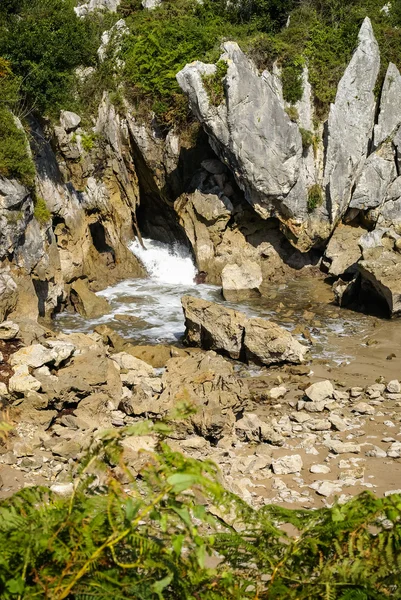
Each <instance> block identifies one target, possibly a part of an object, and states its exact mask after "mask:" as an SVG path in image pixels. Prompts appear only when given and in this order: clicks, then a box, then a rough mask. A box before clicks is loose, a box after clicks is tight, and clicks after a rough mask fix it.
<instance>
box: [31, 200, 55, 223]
mask: <svg viewBox="0 0 401 600" xmlns="http://www.w3.org/2000/svg"><path fill="white" fill-rule="evenodd" d="M33 216H34V217H35V219H36V220H37V221H38V222H39V223H40V224H41V225H44V224H45V223H47V222H48V221H49V219H51V216H52V214H51V212H50V210H49V209H48V208H47V204H46V201H45V200H44V198H42V197H41V196H35V199H34V207H33Z"/></svg>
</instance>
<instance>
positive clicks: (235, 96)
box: [177, 42, 302, 218]
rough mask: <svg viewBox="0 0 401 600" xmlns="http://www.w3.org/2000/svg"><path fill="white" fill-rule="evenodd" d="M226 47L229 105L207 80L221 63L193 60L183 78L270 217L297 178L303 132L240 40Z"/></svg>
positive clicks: (209, 128)
mask: <svg viewBox="0 0 401 600" xmlns="http://www.w3.org/2000/svg"><path fill="white" fill-rule="evenodd" d="M223 51H224V52H223V54H222V56H221V60H223V61H225V62H226V63H227V75H226V76H225V80H224V90H225V93H226V95H227V99H226V102H225V103H223V104H221V105H220V106H217V107H215V106H213V104H212V102H211V101H210V99H209V97H208V94H207V91H206V89H205V86H204V83H203V78H205V77H210V76H213V74H214V73H215V72H216V66H215V65H206V64H203V63H200V62H194V63H192V64H188V65H186V66H185V67H184V69H183V70H182V71H180V72H179V73H178V75H177V80H178V83H179V84H180V86H181V88H182V89H183V90H184V91H185V92H186V93H187V94H188V96H189V102H190V106H191V108H192V110H193V112H194V113H195V115H196V116H197V118H198V119H199V120H200V122H201V123H202V124H203V126H204V127H205V130H206V132H207V133H208V135H209V140H210V143H211V145H212V147H213V149H214V150H215V151H216V153H217V154H218V155H219V156H220V157H221V158H222V160H223V162H225V163H227V164H228V165H229V166H230V168H232V170H233V172H234V173H235V176H236V179H237V182H238V184H239V186H240V187H241V188H242V189H243V190H244V192H245V196H246V199H247V200H248V202H250V204H251V205H252V206H254V208H255V210H256V211H257V212H258V213H259V214H260V215H261V216H262V217H263V218H267V217H269V216H272V215H273V214H275V212H276V206H277V205H278V204H279V203H280V201H281V200H282V199H283V197H285V195H286V194H288V193H289V191H290V190H291V188H292V187H293V186H294V184H295V183H296V181H297V178H298V175H299V161H300V158H301V154H302V142H301V136H300V133H299V130H298V127H297V126H296V124H294V123H292V122H291V120H290V118H289V117H288V115H287V113H286V112H285V110H284V107H283V106H282V104H281V102H280V99H279V98H278V96H277V94H276V91H275V90H274V89H273V88H272V86H271V84H270V82H269V81H268V80H267V79H266V77H264V76H261V77H260V76H259V75H258V74H257V71H256V69H255V67H254V65H253V64H252V63H251V62H250V61H249V59H247V57H246V56H245V55H244V54H243V52H242V51H241V50H240V48H239V46H238V44H236V43H234V42H226V43H225V44H224V45H223ZM234 165H235V168H234Z"/></svg>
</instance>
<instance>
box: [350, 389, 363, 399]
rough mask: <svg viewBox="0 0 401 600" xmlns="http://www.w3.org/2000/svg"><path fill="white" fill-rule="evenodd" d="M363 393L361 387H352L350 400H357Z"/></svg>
mask: <svg viewBox="0 0 401 600" xmlns="http://www.w3.org/2000/svg"><path fill="white" fill-rule="evenodd" d="M362 393H363V388H361V387H353V388H351V390H350V396H351V398H358V396H360V395H361V394H362Z"/></svg>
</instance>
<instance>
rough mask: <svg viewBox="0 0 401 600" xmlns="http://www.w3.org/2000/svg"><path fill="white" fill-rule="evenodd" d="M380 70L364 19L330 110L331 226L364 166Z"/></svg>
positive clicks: (328, 181)
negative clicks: (357, 41)
mask: <svg viewBox="0 0 401 600" xmlns="http://www.w3.org/2000/svg"><path fill="white" fill-rule="evenodd" d="M379 67H380V53H379V48H378V44H377V42H376V39H375V36H374V33H373V29H372V25H371V22H370V20H369V19H368V18H366V19H365V20H364V22H363V25H362V27H361V30H360V32H359V44H358V47H357V49H356V51H355V53H354V55H353V57H352V59H351V62H350V63H349V65H348V67H347V69H346V71H345V73H344V75H343V77H342V79H341V81H340V83H339V85H338V89H337V95H336V100H335V103H334V104H332V105H331V108H330V115H329V121H328V132H329V135H328V147H327V159H326V168H325V174H324V183H325V186H327V187H328V194H329V200H330V207H331V208H330V217H331V221H332V223H333V224H335V223H337V222H338V220H339V219H340V218H341V217H342V216H343V214H344V212H345V210H346V209H347V207H348V204H349V201H350V197H351V190H352V187H353V185H354V183H355V181H356V179H357V177H358V175H359V174H360V172H361V170H362V167H363V164H364V162H365V158H366V155H367V151H368V143H369V139H370V136H371V131H372V128H373V123H374V113H375V97H374V87H375V84H376V80H377V75H378V72H379Z"/></svg>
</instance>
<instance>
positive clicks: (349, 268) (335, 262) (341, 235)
mask: <svg viewBox="0 0 401 600" xmlns="http://www.w3.org/2000/svg"><path fill="white" fill-rule="evenodd" d="M364 233H366V230H365V229H362V227H351V226H350V225H339V226H338V227H337V229H336V230H335V231H334V233H333V235H332V237H331V238H330V241H329V243H328V245H327V248H326V251H325V253H324V256H323V259H322V264H323V266H324V267H325V269H326V270H327V272H328V273H329V275H333V276H335V277H339V276H340V275H344V274H347V275H349V274H352V273H357V272H358V266H357V263H358V261H359V260H360V258H361V257H362V252H361V249H360V247H359V243H358V242H359V239H360V237H361V236H362V235H363V234H364Z"/></svg>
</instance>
